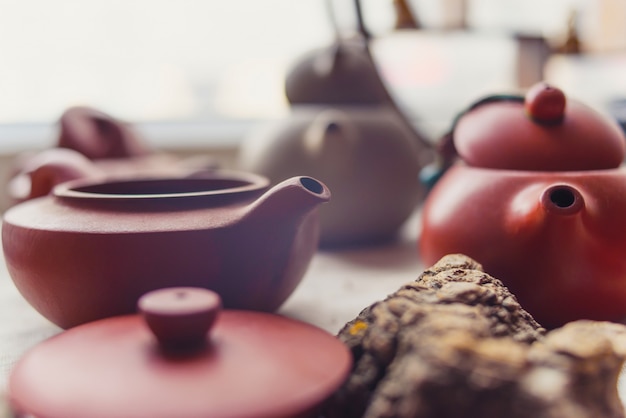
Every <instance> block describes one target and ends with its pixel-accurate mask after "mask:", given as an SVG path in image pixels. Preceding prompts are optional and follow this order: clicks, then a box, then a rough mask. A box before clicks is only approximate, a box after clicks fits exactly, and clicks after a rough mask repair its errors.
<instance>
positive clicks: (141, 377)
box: [9, 288, 351, 418]
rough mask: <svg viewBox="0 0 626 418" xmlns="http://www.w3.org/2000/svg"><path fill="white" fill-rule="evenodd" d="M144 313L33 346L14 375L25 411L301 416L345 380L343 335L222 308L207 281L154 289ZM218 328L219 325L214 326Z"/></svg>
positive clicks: (12, 385)
mask: <svg viewBox="0 0 626 418" xmlns="http://www.w3.org/2000/svg"><path fill="white" fill-rule="evenodd" d="M139 308H140V311H141V313H142V315H130V316H119V317H113V318H108V319H103V320H99V321H96V322H92V323H87V324H84V325H80V326H78V327H75V328H72V329H70V330H68V331H65V332H63V333H62V334H59V335H57V336H55V337H53V338H51V339H49V340H47V341H45V342H43V343H42V344H40V345H38V346H36V347H35V348H34V349H32V350H31V351H29V352H28V353H27V354H26V355H25V356H24V357H23V358H22V359H21V360H20V361H19V362H18V364H17V365H16V367H15V369H14V370H13V372H12V374H11V376H10V379H9V397H10V401H11V403H12V405H13V406H14V408H15V409H16V411H17V412H18V413H22V414H25V415H28V416H31V415H32V416H45V417H50V418H56V417H59V418H60V417H63V418H73V417H76V418H78V417H91V418H99V417H102V418H104V417H107V418H108V417H126V418H133V417H137V418H139V417H150V418H156V417H179V418H184V417H226V416H227V417H233V418H235V417H279V416H280V417H292V416H297V415H300V414H302V413H304V412H308V411H310V410H312V409H314V408H315V407H316V406H318V405H319V404H320V403H321V402H322V401H324V400H325V399H326V398H327V397H329V396H330V395H331V394H332V393H333V392H334V391H335V390H336V389H337V388H338V387H339V385H341V383H343V381H344V379H345V378H346V377H347V375H348V373H349V369H350V365H351V355H350V352H349V350H348V349H347V347H346V346H345V345H344V344H343V343H341V342H340V341H339V340H338V339H337V338H335V337H333V336H332V335H330V334H328V333H326V332H325V331H323V330H321V329H318V328H316V327H314V326H312V325H308V324H305V323H302V322H299V321H296V320H292V319H288V318H285V317H282V316H278V315H272V314H267V313H259V312H250V311H235V310H221V301H220V299H219V296H217V294H216V293H214V292H211V291H209V290H206V289H198V288H168V289H161V290H156V291H153V292H149V293H148V294H146V295H144V296H143V297H142V298H141V299H140V301H139ZM209 330H210V331H209Z"/></svg>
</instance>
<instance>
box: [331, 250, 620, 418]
mask: <svg viewBox="0 0 626 418" xmlns="http://www.w3.org/2000/svg"><path fill="white" fill-rule="evenodd" d="M339 338H340V339H341V340H342V341H344V342H345V343H346V344H347V345H348V346H349V347H350V349H351V350H352V353H353V355H354V360H355V361H354V368H353V371H352V374H351V376H350V377H349V379H348V380H347V381H346V383H345V384H344V385H343V387H342V388H341V389H340V390H339V391H338V392H337V393H336V394H335V396H334V397H333V398H332V399H331V401H330V403H329V405H328V408H327V411H326V416H327V417H328V418H339V417H341V418H350V417H366V418H374V417H394V418H431V417H432V418H435V417H436V418H447V417H455V418H463V417H481V418H490V417H494V418H496V417H497V418H500V417H507V418H521V417H524V418H526V417H533V418H556V417H559V418H561V417H568V418H583V417H584V418H591V417H623V416H624V412H623V408H622V404H621V402H620V400H619V398H618V395H617V385H616V383H617V376H618V374H619V371H620V368H621V364H622V361H623V360H624V356H625V355H626V327H624V326H622V325H619V324H612V323H602V322H592V321H578V322H575V323H571V324H568V325H567V326H565V327H563V328H560V329H557V330H554V331H552V332H550V333H548V334H546V331H545V330H544V329H543V328H542V327H541V326H540V325H539V324H538V323H537V322H535V320H534V319H533V318H532V316H531V315H530V314H529V313H528V312H526V311H525V310H524V309H523V308H522V307H521V306H520V305H519V303H518V302H517V300H516V298H515V296H514V295H512V294H511V293H510V292H509V291H508V290H507V288H506V287H504V285H503V284H502V283H501V282H500V281H499V280H497V279H495V278H493V277H491V276H489V275H488V274H486V273H485V272H484V271H483V270H482V267H481V266H480V265H479V264H477V263H476V262H475V261H473V260H471V259H469V258H467V257H465V256H461V255H450V256H447V257H444V258H443V259H442V260H440V261H439V262H438V263H437V264H436V265H435V266H433V267H431V268H430V269H428V270H426V271H425V272H424V273H423V274H422V275H421V276H420V277H419V278H418V279H417V280H416V281H415V282H412V283H409V284H407V285H405V286H403V287H402V288H401V289H399V290H398V291H397V292H396V293H394V294H392V295H390V296H389V297H387V298H386V299H385V300H383V301H380V302H377V303H375V304H373V305H371V306H369V307H367V308H365V309H364V310H363V311H362V312H361V313H360V314H359V315H358V316H357V318H355V319H354V320H352V321H350V322H349V323H347V324H346V325H345V326H344V327H343V329H342V330H341V331H340V332H339Z"/></svg>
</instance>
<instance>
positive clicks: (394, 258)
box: [0, 212, 423, 418]
mask: <svg viewBox="0 0 626 418" xmlns="http://www.w3.org/2000/svg"><path fill="white" fill-rule="evenodd" d="M418 235H419V213H418V212H416V214H415V215H414V216H413V217H412V218H411V219H409V220H408V221H407V223H406V224H405V225H404V227H403V229H402V231H401V233H400V234H399V236H398V239H397V240H396V241H394V242H391V243H388V244H385V245H381V246H376V247H366V248H355V249H344V250H334V251H319V252H318V253H317V254H316V255H315V256H314V258H313V260H312V262H311V265H310V267H309V269H308V271H307V273H306V275H305V277H304V279H303V281H302V283H301V284H300V285H299V286H298V288H297V289H296V291H295V292H294V293H293V294H292V296H291V297H290V298H289V299H288V300H287V301H286V302H285V304H284V305H283V306H282V307H281V309H280V310H279V313H281V314H283V315H286V316H289V317H292V318H296V319H300V320H303V321H306V322H309V323H312V324H314V325H317V326H319V327H321V328H323V329H325V330H327V331H328V332H330V333H332V334H336V333H337V331H339V329H340V328H341V327H342V325H343V324H344V323H346V322H347V321H349V320H351V319H353V318H354V317H355V316H356V315H357V314H358V313H359V312H360V311H361V310H362V309H363V308H365V307H366V306H368V305H369V304H371V303H373V302H375V301H377V300H380V299H383V298H384V297H385V296H387V295H388V294H390V293H393V292H394V291H396V290H397V289H398V288H399V287H400V286H401V285H403V284H404V283H408V282H410V281H413V280H415V279H416V278H417V277H418V275H419V274H420V273H421V272H422V270H423V266H422V265H421V263H420V260H419V256H418V251H417V237H418ZM60 331H61V330H60V329H59V328H58V327H56V326H55V325H53V324H52V323H50V322H48V321H47V320H46V319H45V318H43V317H42V316H41V315H39V313H37V312H36V311H35V310H34V309H33V308H31V307H30V305H29V304H28V303H27V302H26V301H25V300H24V299H23V298H22V297H21V295H20V294H19V292H18V291H17V289H16V288H15V286H14V285H13V282H12V281H11V279H10V277H9V274H8V272H7V270H6V267H5V264H4V260H3V259H0V418H4V417H8V416H10V415H9V413H8V407H7V403H6V386H7V380H8V376H9V374H10V371H11V368H12V367H13V366H14V365H15V363H16V362H17V361H18V360H19V358H20V357H21V355H22V354H23V353H24V352H25V351H26V350H28V349H29V348H30V347H33V346H35V345H36V344H37V343H39V342H41V341H43V340H44V339H46V338H48V337H50V336H52V335H54V334H56V333H58V332H60Z"/></svg>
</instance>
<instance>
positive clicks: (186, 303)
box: [138, 287, 222, 349]
mask: <svg viewBox="0 0 626 418" xmlns="http://www.w3.org/2000/svg"><path fill="white" fill-rule="evenodd" d="M138 307H139V311H140V312H141V314H142V316H143V318H144V320H145V321H146V323H147V325H148V327H149V328H150V330H151V331H152V333H153V334H154V335H155V337H156V339H157V341H158V342H159V344H160V346H161V347H162V348H164V349H195V348H201V347H203V346H204V345H206V343H207V335H208V333H209V330H210V329H211V327H212V326H213V324H214V323H215V320H216V319H217V316H218V314H219V312H220V310H221V308H222V301H221V299H220V296H219V295H218V294H217V293H215V292H213V291H211V290H208V289H203V288H195V287H172V288H165V289H158V290H154V291H152V292H148V293H146V294H145V295H143V296H142V297H141V298H140V299H139V302H138Z"/></svg>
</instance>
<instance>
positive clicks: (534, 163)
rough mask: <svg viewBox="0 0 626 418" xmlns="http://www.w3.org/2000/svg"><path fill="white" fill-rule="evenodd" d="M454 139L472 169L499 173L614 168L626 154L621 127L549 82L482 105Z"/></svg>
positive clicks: (459, 127)
mask: <svg viewBox="0 0 626 418" xmlns="http://www.w3.org/2000/svg"><path fill="white" fill-rule="evenodd" d="M453 140H454V147H455V149H456V152H457V153H458V155H459V156H460V157H461V158H462V159H463V161H465V162H466V163H467V164H468V165H471V166H475V167H484V168H496V169H510V170H535V171H570V170H571V171H578V170H600V169H610V168H616V167H618V166H619V165H620V164H621V163H622V161H623V160H624V154H625V142H624V134H623V132H622V131H621V129H620V127H619V125H618V124H617V123H616V122H614V121H612V120H611V119H609V118H607V117H604V116H603V115H601V114H599V113H598V112H596V111H594V110H593V109H591V108H590V107H588V106H586V105H584V104H582V103H580V102H578V101H576V100H571V99H566V97H565V95H564V94H563V92H562V91H561V90H559V89H557V88H555V87H551V86H549V85H547V84H545V83H539V84H537V85H535V86H534V87H532V88H531V89H530V90H529V91H528V93H527V94H526V96H525V97H517V96H508V97H503V96H500V97H493V98H489V99H487V100H483V101H481V102H479V103H478V104H476V105H475V106H473V107H472V108H471V109H470V110H469V111H467V112H466V113H464V114H463V115H462V116H461V117H460V118H459V119H458V120H457V122H456V126H455V128H454V131H453Z"/></svg>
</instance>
